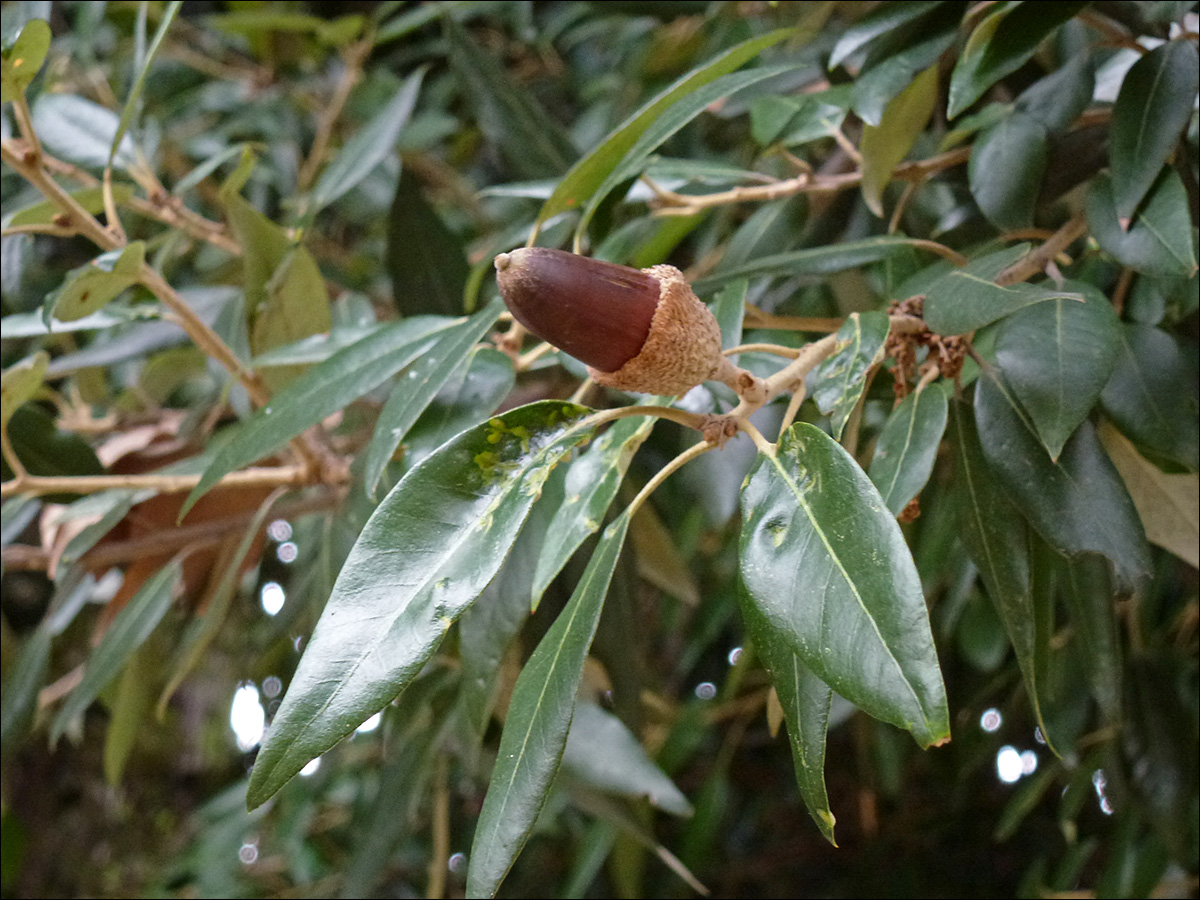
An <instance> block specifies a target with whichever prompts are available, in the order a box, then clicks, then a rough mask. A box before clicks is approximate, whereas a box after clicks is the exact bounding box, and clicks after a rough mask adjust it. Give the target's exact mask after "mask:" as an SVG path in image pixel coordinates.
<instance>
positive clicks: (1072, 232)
mask: <svg viewBox="0 0 1200 900" xmlns="http://www.w3.org/2000/svg"><path fill="white" fill-rule="evenodd" d="M1086 233H1087V219H1085V218H1084V217H1083V215H1078V216H1076V217H1075V218H1073V219H1071V220H1070V221H1069V222H1067V223H1066V224H1065V225H1063V226H1062V227H1061V228H1060V229H1058V231H1056V232H1054V234H1053V235H1051V236H1050V238H1049V239H1048V240H1047V241H1046V242H1045V243H1044V244H1042V245H1041V246H1039V247H1035V248H1034V249H1033V250H1031V251H1029V253H1027V254H1025V255H1024V256H1022V257H1021V258H1020V259H1018V260H1017V261H1016V262H1015V263H1013V264H1012V265H1011V266H1009V267H1008V268H1007V269H1005V270H1004V271H1003V272H1001V273H1000V274H999V275H997V276H996V278H995V282H996V284H998V285H1000V286H1001V287H1005V286H1006V285H1010V284H1016V283H1017V282H1020V281H1026V280H1028V279H1030V278H1032V277H1033V276H1034V275H1038V274H1040V273H1041V272H1043V271H1044V270H1045V268H1046V266H1047V265H1048V264H1049V263H1050V262H1052V261H1053V260H1054V258H1055V257H1056V256H1058V254H1059V253H1061V252H1062V251H1064V250H1066V249H1067V247H1069V246H1071V244H1073V243H1074V242H1075V241H1076V240H1078V239H1079V238H1081V237H1082V236H1083V235H1084V234H1086Z"/></svg>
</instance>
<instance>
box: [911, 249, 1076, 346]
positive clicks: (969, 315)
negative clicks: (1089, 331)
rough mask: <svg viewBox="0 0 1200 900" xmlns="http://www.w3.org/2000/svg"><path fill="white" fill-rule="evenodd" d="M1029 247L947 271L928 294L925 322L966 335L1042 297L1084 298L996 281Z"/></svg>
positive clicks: (938, 329)
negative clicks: (997, 282)
mask: <svg viewBox="0 0 1200 900" xmlns="http://www.w3.org/2000/svg"><path fill="white" fill-rule="evenodd" d="M1028 250H1029V245H1028V244H1019V245H1017V246H1015V247H1009V248H1008V249H1006V250H1000V251H998V252H996V253H989V254H988V255H987V256H981V257H979V259H973V260H971V262H969V263H967V265H965V266H964V267H963V268H961V269H955V270H954V271H952V272H947V273H946V274H945V275H943V276H942V277H941V278H939V279H938V280H937V281H935V282H934V283H933V284H931V285H930V286H929V290H928V291H927V292H926V295H925V323H926V324H927V325H928V326H929V327H930V329H931V330H933V331H935V332H937V333H938V334H966V333H967V332H968V331H974V330H975V329H977V328H982V327H983V326H984V325H988V324H990V323H991V322H995V321H996V320H998V319H1002V318H1004V317H1005V316H1007V315H1008V314H1009V313H1012V312H1015V311H1016V310H1018V309H1021V308H1023V307H1026V306H1031V305H1032V304H1034V303H1041V302H1042V301H1043V300H1053V299H1055V298H1056V297H1063V298H1068V299H1073V300H1076V301H1082V300H1083V297H1082V296H1081V295H1080V294H1077V293H1074V292H1071V291H1060V290H1054V289H1052V288H1046V287H1035V286H1034V285H1032V284H1025V283H1024V282H1019V283H1017V284H1009V285H1005V286H1003V287H1002V286H1000V285H998V284H996V282H995V281H994V280H993V279H994V278H995V277H996V276H997V275H999V274H1000V273H1001V272H1003V271H1004V270H1005V269H1007V268H1008V267H1009V266H1010V265H1012V264H1013V263H1015V262H1016V261H1017V260H1018V259H1020V258H1021V257H1022V256H1024V255H1025V254H1026V252H1028Z"/></svg>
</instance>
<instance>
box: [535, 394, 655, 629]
mask: <svg viewBox="0 0 1200 900" xmlns="http://www.w3.org/2000/svg"><path fill="white" fill-rule="evenodd" d="M664 399H669V398H655V399H654V400H652V401H651V402H655V403H657V402H658V401H660V400H664ZM656 421H657V419H655V418H654V417H652V416H636V417H631V418H628V419H620V420H619V421H617V422H615V423H613V425H612V427H611V428H609V429H608V431H606V432H605V433H604V434H602V435H601V436H600V437H598V438H597V439H596V440H595V441H593V442H592V445H591V446H590V447H588V448H587V450H585V451H584V452H583V453H582V454H580V456H579V458H578V459H576V460H575V461H574V462H572V463H571V465H570V468H569V469H568V470H567V480H566V485H565V494H564V497H563V500H562V505H561V506H560V507H559V508H558V512H557V513H556V514H555V516H554V519H553V521H552V522H551V523H550V527H549V528H548V529H547V532H546V538H545V543H544V545H543V549H542V554H541V556H540V557H539V558H538V562H537V570H536V571H535V573H534V576H533V585H532V593H531V595H530V602H531V606H532V608H533V609H534V610H535V611H536V610H537V605H538V602H539V601H540V600H541V598H542V594H543V593H545V591H546V588H547V587H549V585H550V582H551V581H553V580H554V578H555V577H556V576H557V575H558V573H559V572H560V571H562V567H563V566H565V565H566V564H567V561H568V560H569V559H570V558H571V556H572V555H574V553H575V551H576V550H578V549H579V547H580V545H581V544H582V543H583V542H584V540H586V539H587V536H588V535H590V534H594V533H595V532H597V531H599V530H600V526H601V525H603V524H604V516H605V514H606V513H607V512H608V508H609V506H611V505H612V502H613V500H614V499H615V498H616V496H617V490H618V489H619V488H620V487H621V482H622V481H623V480H624V478H625V472H626V471H627V470H628V469H629V464H630V463H631V462H633V457H634V454H635V453H637V451H638V448H639V447H641V446H642V442H643V441H645V440H646V438H648V437H649V436H650V432H651V430H652V429H653V428H654V424H655V422H656Z"/></svg>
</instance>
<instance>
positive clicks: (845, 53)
mask: <svg viewBox="0 0 1200 900" xmlns="http://www.w3.org/2000/svg"><path fill="white" fill-rule="evenodd" d="M941 5H942V4H941V3H940V2H933V3H930V2H927V0H924V2H912V0H907V2H904V3H881V4H880V5H879V6H877V7H875V9H873V10H871V12H870V13H868V14H867V15H865V16H863V17H862V19H860V20H859V21H858V22H856V23H855V24H854V26H853V27H852V28H850V29H848V30H847V31H846V33H845V34H843V35H842V36H841V37H840V38H838V42H837V43H836V44H834V46H833V50H832V51H831V52H830V54H829V68H830V69H831V70H832V69H835V68H837V66H838V65H840V64H841V63H842V61H843V60H845V59H847V58H849V57H850V56H852V55H854V54H855V53H858V52H859V51H860V50H865V49H868V48H870V46H871V45H872V44H873V43H875V42H877V41H883V40H886V39H887V38H888V37H890V36H891V35H893V34H894V33H896V32H897V31H899V30H900V29H902V28H904V27H906V26H909V25H912V24H913V23H914V22H915V21H916V20H917V19H919V18H921V17H922V16H924V15H925V14H926V13H928V12H932V11H933V10H935V9H937V7H939V6H941ZM922 68H923V67H922Z"/></svg>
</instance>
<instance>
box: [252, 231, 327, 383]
mask: <svg viewBox="0 0 1200 900" xmlns="http://www.w3.org/2000/svg"><path fill="white" fill-rule="evenodd" d="M247 299H249V298H248V297H247ZM252 312H253V315H252V319H253V321H252V324H251V327H250V349H251V350H252V351H253V352H254V353H255V354H259V353H265V352H266V351H268V350H270V349H272V348H273V347H281V346H285V345H289V344H294V343H295V342H296V341H299V340H303V339H304V338H306V337H311V336H312V335H314V334H325V333H326V332H328V331H329V329H330V327H331V326H332V324H333V322H332V316H331V315H330V310H329V293H328V291H327V290H326V289H325V278H324V276H322V275H321V269H320V268H319V267H318V266H317V261H316V260H315V259H313V255H312V254H311V253H309V251H308V249H307V248H305V247H303V246H295V247H292V248H291V249H290V250H288V251H287V252H286V253H285V254H284V256H283V259H282V260H280V262H279V265H278V267H277V268H276V269H275V271H274V272H272V273H271V277H270V278H268V279H267V282H266V284H264V285H263V299H262V301H261V302H260V303H259V304H258V305H257V306H256V307H253V308H252ZM302 373H303V369H301V368H299V367H296V368H289V367H284V366H277V367H275V368H272V369H271V370H270V371H268V372H263V373H260V374H261V375H262V379H263V381H265V382H266V383H267V386H268V387H269V388H271V390H273V391H274V390H278V389H279V388H281V387H283V386H284V385H286V384H288V383H289V382H291V381H292V380H294V379H295V378H297V377H299V376H300V375H301V374H302Z"/></svg>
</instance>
